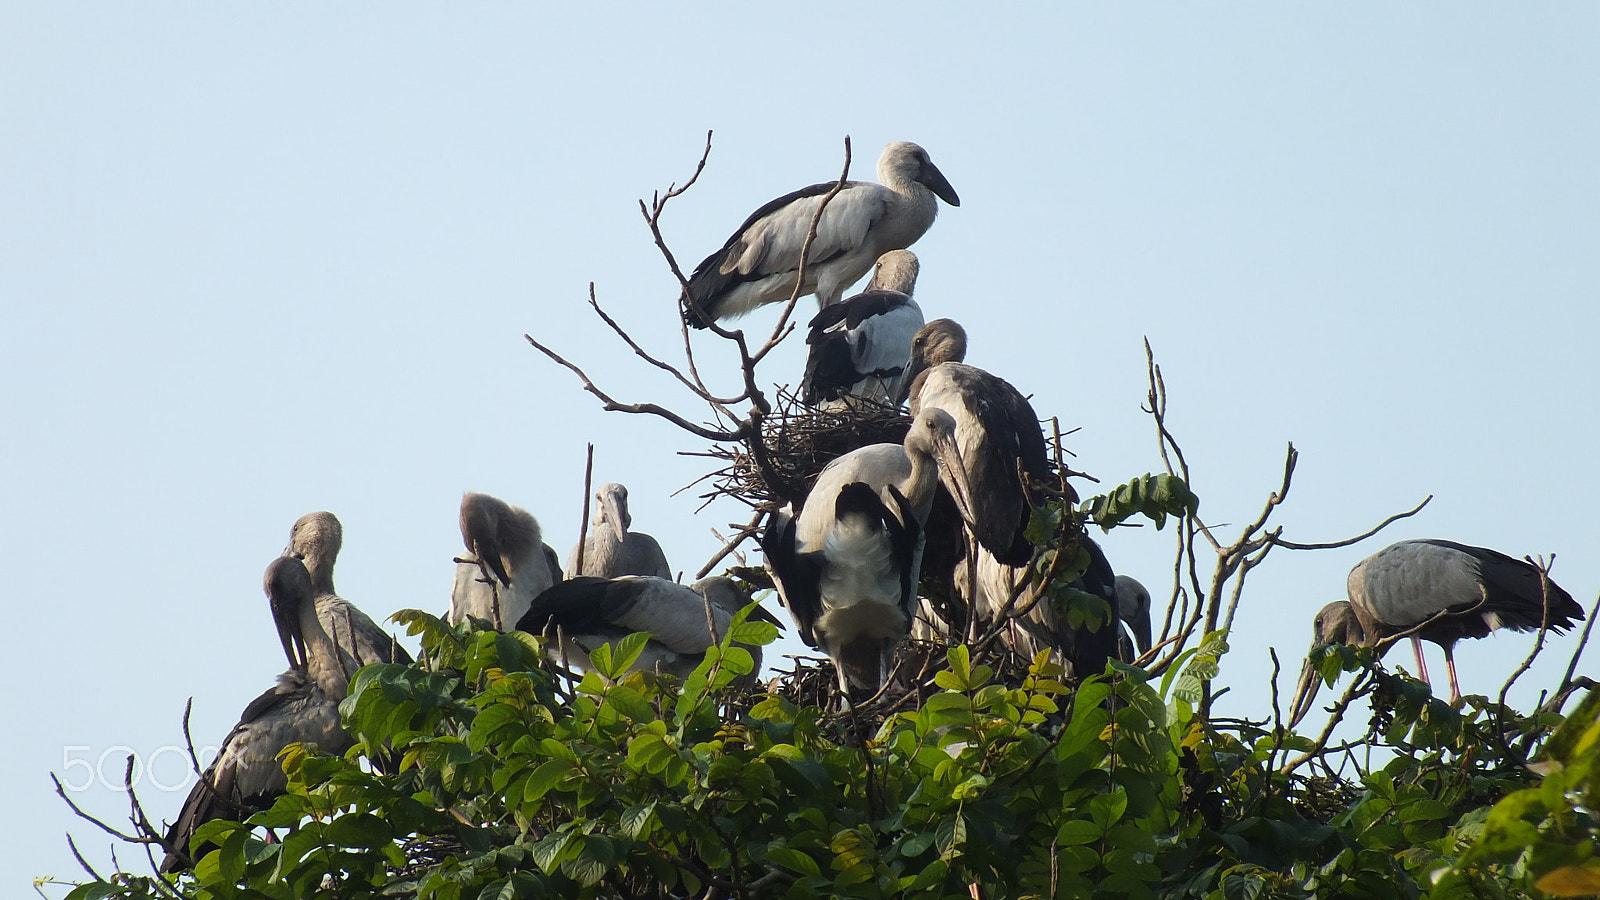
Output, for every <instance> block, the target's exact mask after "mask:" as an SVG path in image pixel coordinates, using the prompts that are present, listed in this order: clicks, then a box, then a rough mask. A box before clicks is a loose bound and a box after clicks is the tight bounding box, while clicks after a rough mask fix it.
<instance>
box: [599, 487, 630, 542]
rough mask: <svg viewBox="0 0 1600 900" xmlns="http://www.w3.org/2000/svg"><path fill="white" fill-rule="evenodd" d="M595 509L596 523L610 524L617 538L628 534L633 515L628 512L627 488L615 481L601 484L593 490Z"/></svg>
mask: <svg viewBox="0 0 1600 900" xmlns="http://www.w3.org/2000/svg"><path fill="white" fill-rule="evenodd" d="M594 503H595V510H596V513H595V515H596V518H595V520H594V523H595V524H596V525H601V524H605V525H610V526H611V529H612V530H613V531H615V532H616V533H617V540H619V541H620V540H622V539H623V538H625V537H627V536H628V528H629V527H630V526H632V525H633V516H632V515H630V514H629V513H628V489H627V488H626V487H623V486H622V485H620V484H617V483H616V482H614V481H613V482H611V483H610V484H602V485H601V486H600V489H599V490H597V491H595V492H594Z"/></svg>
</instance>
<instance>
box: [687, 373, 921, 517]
mask: <svg viewBox="0 0 1600 900" xmlns="http://www.w3.org/2000/svg"><path fill="white" fill-rule="evenodd" d="M910 428H911V417H910V416H907V415H906V414H905V413H903V412H901V411H900V410H898V409H895V408H892V407H889V406H885V405H883V404H878V403H871V402H866V401H863V402H859V403H857V404H855V405H854V406H852V407H851V408H850V409H846V410H841V411H838V412H828V411H822V410H815V409H812V408H810V407H808V406H806V405H805V404H803V403H801V402H800V399H799V397H797V396H795V395H794V394H792V393H789V392H787V391H779V392H778V395H777V402H776V403H775V404H774V407H773V410H772V413H771V414H770V415H768V416H767V417H766V418H765V420H764V421H763V422H762V427H761V440H762V448H763V454H764V456H765V457H766V460H765V461H766V463H767V465H766V466H763V465H762V464H761V463H762V460H759V459H757V458H756V457H755V455H753V454H752V452H751V449H750V448H749V447H747V446H745V445H743V444H718V445H717V446H716V447H714V448H712V449H711V450H710V451H709V452H708V453H707V454H706V455H708V456H710V457H711V458H713V459H718V460H722V461H723V463H724V465H723V467H722V468H721V469H719V470H717V471H716V472H713V473H712V474H711V476H710V477H711V480H712V485H713V490H712V493H711V494H710V495H708V496H710V497H714V496H717V495H719V494H725V495H727V496H729V497H733V498H735V499H737V500H739V501H740V502H742V503H745V504H747V505H749V506H751V507H753V508H756V509H762V508H765V509H773V508H776V507H780V506H783V505H784V504H786V503H792V504H794V505H795V507H796V508H798V507H800V506H801V505H803V504H804V503H805V500H806V494H807V493H809V492H810V491H811V486H812V485H813V484H815V483H816V480H817V476H818V475H819V474H821V472H822V469H823V467H824V466H826V465H827V464H828V463H830V462H833V461H834V460H835V459H837V458H839V457H840V456H843V455H844V454H846V453H849V452H850V451H851V450H855V449H857V448H860V447H866V446H868V445H871V444H898V443H900V442H901V441H904V440H905V439H906V432H907V431H908V430H910Z"/></svg>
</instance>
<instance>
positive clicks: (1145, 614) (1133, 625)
mask: <svg viewBox="0 0 1600 900" xmlns="http://www.w3.org/2000/svg"><path fill="white" fill-rule="evenodd" d="M1115 584H1116V593H1117V617H1118V618H1119V619H1121V620H1122V624H1123V625H1125V626H1127V628H1128V631H1129V632H1130V633H1131V634H1132V635H1133V637H1132V639H1131V640H1130V639H1129V638H1128V636H1127V635H1123V636H1122V637H1120V638H1119V639H1118V641H1119V642H1118V647H1117V650H1118V652H1117V655H1118V657H1119V658H1121V660H1122V661H1123V662H1126V663H1131V662H1133V661H1134V660H1136V659H1138V658H1139V657H1141V656H1143V655H1145V654H1146V653H1149V652H1150V644H1151V634H1150V631H1151V627H1150V591H1149V589H1147V588H1146V587H1145V586H1144V585H1142V584H1140V583H1139V580H1138V579H1136V578H1134V577H1133V576H1131V575H1118V576H1117V577H1116V580H1115Z"/></svg>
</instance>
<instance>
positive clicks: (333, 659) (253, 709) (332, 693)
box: [161, 556, 354, 873]
mask: <svg viewBox="0 0 1600 900" xmlns="http://www.w3.org/2000/svg"><path fill="white" fill-rule="evenodd" d="M263 582H264V589H265V591H266V594H267V597H268V600H269V603H270V606H271V609H272V617H273V621H274V624H275V625H276V626H277V630H278V639H279V641H280V642H281V643H282V644H283V649H284V655H285V656H286V657H287V658H288V661H289V670H288V671H286V672H284V673H283V674H282V675H279V676H278V683H277V684H276V685H274V686H273V687H272V688H271V689H270V690H268V691H267V692H266V693H264V694H262V695H261V696H259V697H257V698H256V699H255V700H253V701H251V703H250V705H249V706H247V707H245V710H244V713H243V714H242V715H241V716H240V717H239V724H237V725H235V726H234V728H233V730H232V731H230V732H229V733H228V736H227V737H226V738H224V739H223V741H222V746H221V749H219V750H218V752H217V756H216V759H214V760H213V761H212V762H211V765H210V766H208V767H207V768H206V771H205V772H204V773H203V774H202V775H201V776H200V780H199V781H198V782H197V783H196V784H195V786H194V788H193V789H192V790H191V791H190V792H189V796H188V799H186V800H185V801H184V804H183V809H182V811H181V812H180V813H179V814H178V818H177V819H176V820H174V821H173V823H172V825H171V827H170V828H168V830H167V833H166V836H165V845H166V848H167V850H168V853H167V856H166V858H165V859H164V860H163V861H162V863H161V871H162V872H163V873H170V872H175V871H178V870H180V869H184V868H188V867H190V866H192V865H193V864H194V862H196V861H198V860H199V859H201V858H202V857H203V856H204V855H205V854H206V853H207V852H209V851H210V850H211V849H212V845H209V844H207V845H203V846H201V847H194V848H191V846H190V845H191V843H192V839H193V838H194V834H195V831H196V830H197V829H198V828H199V827H200V826H202V825H204V824H205V823H207V822H210V821H212V820H213V819H223V818H225V819H234V820H243V819H245V818H247V817H248V816H249V815H250V814H251V813H253V812H255V811H256V810H260V809H265V808H266V807H268V806H270V805H271V804H272V802H273V800H274V799H275V798H276V797H277V796H278V795H280V794H282V793H283V792H284V790H285V789H286V788H287V785H288V781H287V778H286V776H285V775H284V772H283V766H282V764H281V763H280V762H279V760H278V754H279V753H281V752H283V750H284V748H285V747H288V746H289V745H290V744H294V743H304V744H315V745H316V746H317V748H318V749H319V750H321V751H323V752H325V753H335V754H337V753H343V752H345V751H346V750H347V749H349V748H350V746H351V745H352V744H353V743H354V741H353V740H352V738H351V737H350V735H349V734H348V733H347V732H346V731H345V730H344V727H343V726H342V725H341V724H340V721H339V701H341V700H343V699H344V697H345V693H346V692H347V690H348V688H349V678H348V675H347V674H346V666H345V665H344V664H343V663H342V662H341V660H340V656H341V653H342V651H341V650H340V649H339V648H337V647H335V646H334V642H333V638H332V637H331V636H330V635H329V634H328V632H327V631H326V629H325V628H324V627H323V624H322V617H321V616H320V615H319V614H318V610H317V603H316V600H315V598H314V596H313V588H312V579H311V575H310V573H309V572H307V570H306V567H305V565H304V564H302V563H301V562H300V560H298V559H296V558H293V557H289V556H283V557H279V558H278V559H275V560H273V561H272V564H271V565H269V566H268V567H267V571H266V576H265V578H264V579H263Z"/></svg>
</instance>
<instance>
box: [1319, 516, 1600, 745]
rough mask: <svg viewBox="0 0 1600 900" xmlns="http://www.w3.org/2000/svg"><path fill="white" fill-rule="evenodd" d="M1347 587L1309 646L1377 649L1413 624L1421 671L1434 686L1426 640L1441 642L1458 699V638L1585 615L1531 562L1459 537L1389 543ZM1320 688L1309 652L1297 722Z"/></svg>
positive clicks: (1559, 624) (1569, 622) (1561, 626)
mask: <svg viewBox="0 0 1600 900" xmlns="http://www.w3.org/2000/svg"><path fill="white" fill-rule="evenodd" d="M1346 588H1347V590H1348V591H1349V594H1350V599H1349V600H1348V601H1345V600H1340V601H1337V602H1334V603H1330V604H1328V605H1327V606H1325V607H1323V608H1322V610H1321V611H1320V612H1318V613H1317V618H1316V621H1315V623H1314V628H1315V633H1314V635H1313V640H1312V642H1311V649H1312V650H1316V649H1318V648H1319V647H1323V646H1326V645H1328V644H1352V645H1356V646H1362V647H1373V646H1377V645H1378V644H1380V643H1382V642H1383V641H1385V640H1386V639H1388V638H1391V637H1393V636H1395V635H1398V634H1404V633H1405V632H1407V631H1411V629H1413V628H1415V629H1416V631H1414V632H1413V633H1412V634H1411V649H1412V651H1413V652H1414V653H1415V654H1416V657H1417V672H1418V674H1420V675H1421V676H1422V680H1423V682H1425V683H1428V684H1430V685H1431V682H1429V681H1428V669H1427V666H1426V665H1425V664H1424V662H1423V659H1422V641H1424V640H1426V641H1431V642H1433V643H1435V644H1438V645H1439V646H1440V647H1442V648H1443V649H1444V659H1445V666H1446V669H1447V670H1448V671H1449V673H1450V700H1451V702H1452V703H1453V702H1455V701H1456V700H1458V699H1460V697H1461V685H1460V683H1459V682H1458V681H1457V680H1456V662H1455V657H1454V654H1453V649H1454V647H1455V643H1456V641H1459V640H1461V639H1462V638H1482V637H1488V636H1489V634H1490V633H1491V632H1493V631H1497V630H1499V629H1501V628H1509V629H1510V630H1512V631H1537V630H1539V628H1540V627H1541V626H1548V627H1549V628H1551V629H1552V630H1554V631H1555V632H1556V633H1558V634H1560V633H1563V632H1565V631H1566V630H1567V629H1568V628H1571V627H1572V626H1573V624H1574V623H1576V622H1581V621H1583V607H1581V606H1579V605H1578V604H1577V602H1576V601H1574V600H1573V599H1572V595H1571V594H1568V593H1567V592H1566V591H1564V590H1562V589H1561V587H1560V586H1558V585H1557V584H1556V583H1555V582H1553V581H1550V580H1548V579H1545V578H1541V577H1540V574H1539V569H1538V568H1537V567H1536V566H1534V565H1533V564H1532V563H1529V562H1525V561H1523V560H1518V559H1512V558H1511V557H1509V556H1507V555H1505V554H1504V553H1500V552H1499V551H1496V550H1490V549H1488V548H1486V547H1469V546H1467V545H1466V544H1457V543H1455V542H1454V541H1442V540H1414V541H1401V542H1400V543H1398V544H1392V545H1390V546H1388V547H1385V548H1384V549H1382V550H1379V551H1378V552H1377V553H1374V554H1373V555H1372V556H1369V557H1367V558H1366V559H1364V560H1362V561H1361V562H1358V563H1356V565H1355V568H1353V569H1351V570H1350V577H1349V578H1348V579H1347V582H1346ZM1547 601H1548V602H1547ZM1419 626H1420V627H1419ZM1321 686H1322V676H1321V675H1319V674H1318V673H1317V671H1316V670H1315V669H1313V668H1312V666H1311V660H1310V659H1309V658H1308V659H1307V660H1306V663H1305V665H1304V666H1303V667H1302V668H1301V670H1300V680H1299V683H1298V684H1296V686H1295V698H1294V704H1293V706H1292V707H1291V710H1290V719H1289V724H1290V725H1291V726H1293V725H1295V724H1297V723H1298V722H1299V721H1300V720H1301V719H1302V718H1304V717H1305V715H1306V713H1308V712H1310V711H1311V703H1312V700H1314V699H1315V697H1316V694H1317V690H1318V689H1319V688H1321Z"/></svg>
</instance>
